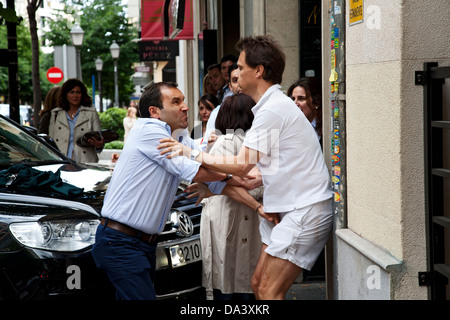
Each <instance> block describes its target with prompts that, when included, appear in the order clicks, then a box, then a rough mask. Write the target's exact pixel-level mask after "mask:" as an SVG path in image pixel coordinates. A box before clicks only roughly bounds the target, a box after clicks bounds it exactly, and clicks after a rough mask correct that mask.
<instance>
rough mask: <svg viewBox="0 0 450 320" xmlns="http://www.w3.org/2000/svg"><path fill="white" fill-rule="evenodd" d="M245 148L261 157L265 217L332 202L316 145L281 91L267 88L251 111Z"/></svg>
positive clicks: (307, 124) (307, 125) (298, 112)
mask: <svg viewBox="0 0 450 320" xmlns="http://www.w3.org/2000/svg"><path fill="white" fill-rule="evenodd" d="M252 112H253V113H254V115H255V118H254V120H253V124H252V127H251V128H250V130H249V131H248V132H247V135H246V137H245V141H244V145H245V146H246V147H248V148H250V149H253V150H257V151H259V152H261V153H262V154H263V156H262V157H261V159H260V161H259V162H258V164H257V166H258V168H259V170H260V172H261V175H262V178H263V183H264V186H265V190H264V198H263V199H264V211H265V212H287V211H291V210H294V209H298V208H303V207H305V206H308V205H310V204H313V203H317V202H320V201H323V200H326V199H329V198H331V196H332V191H331V183H330V177H329V173H328V169H327V167H326V165H325V161H324V158H323V153H322V150H321V148H320V143H319V141H318V139H317V135H316V133H315V130H314V128H313V127H312V126H311V124H310V122H309V121H308V119H307V118H306V117H305V115H304V114H303V112H301V110H300V109H299V108H298V107H297V106H296V105H295V103H294V102H293V101H292V100H291V99H290V98H289V97H287V96H286V95H285V94H284V93H283V92H282V91H281V90H280V86H278V85H274V86H272V87H270V88H269V89H268V90H267V91H266V92H265V94H264V95H263V96H262V98H261V99H260V100H259V101H258V103H257V104H256V105H255V106H254V107H253V109H252Z"/></svg>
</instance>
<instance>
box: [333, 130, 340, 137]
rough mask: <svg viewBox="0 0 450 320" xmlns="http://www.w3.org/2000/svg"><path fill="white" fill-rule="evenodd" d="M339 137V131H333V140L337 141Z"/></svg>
mask: <svg viewBox="0 0 450 320" xmlns="http://www.w3.org/2000/svg"><path fill="white" fill-rule="evenodd" d="M340 137H341V133H340V132H339V130H336V129H335V130H334V139H339V138H340Z"/></svg>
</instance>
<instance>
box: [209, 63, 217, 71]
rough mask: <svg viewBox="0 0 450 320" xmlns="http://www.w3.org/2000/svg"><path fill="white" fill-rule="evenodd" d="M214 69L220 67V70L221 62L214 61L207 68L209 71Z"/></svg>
mask: <svg viewBox="0 0 450 320" xmlns="http://www.w3.org/2000/svg"><path fill="white" fill-rule="evenodd" d="M213 69H219V71H220V63H214V64H212V65H210V66H209V67H208V68H207V71H211V70H213Z"/></svg>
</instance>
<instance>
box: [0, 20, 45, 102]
mask: <svg viewBox="0 0 450 320" xmlns="http://www.w3.org/2000/svg"><path fill="white" fill-rule="evenodd" d="M7 39H8V38H7V32H6V26H5V25H2V24H1V23H0V48H7V47H8V43H7ZM17 50H18V60H19V61H18V62H19V65H18V70H19V72H18V79H19V89H20V92H19V95H20V103H21V104H27V105H31V104H33V101H34V98H33V83H32V77H31V74H32V71H31V68H32V60H33V58H32V51H31V36H30V30H29V28H28V27H27V26H26V21H24V20H22V19H20V24H18V25H17ZM46 56H48V55H44V54H42V52H40V55H39V61H40V65H41V66H42V67H41V68H40V69H39V72H40V77H39V78H40V85H41V88H42V93H43V96H45V94H46V93H47V92H48V90H50V88H51V86H52V84H51V83H49V82H48V81H47V79H46V70H48V68H49V67H50V66H51V64H50V65H49V63H48V60H49V58H48V57H46ZM44 67H46V68H44ZM8 82H9V81H8V69H7V68H6V67H4V68H0V96H4V97H8V95H9V92H8V88H9V83H8ZM6 102H7V103H8V102H9V101H6Z"/></svg>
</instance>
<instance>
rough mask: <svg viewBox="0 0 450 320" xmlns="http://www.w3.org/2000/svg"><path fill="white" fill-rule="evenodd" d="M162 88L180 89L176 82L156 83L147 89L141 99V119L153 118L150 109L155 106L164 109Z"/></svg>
mask: <svg viewBox="0 0 450 320" xmlns="http://www.w3.org/2000/svg"><path fill="white" fill-rule="evenodd" d="M162 88H178V84H177V83H175V82H156V83H152V84H150V85H148V86H147V87H145V89H144V92H143V93H142V95H141V98H140V99H139V116H140V117H141V118H151V115H150V111H149V110H148V108H150V107H152V106H154V107H157V108H159V109H163V108H164V107H163V103H162V95H161V89H162Z"/></svg>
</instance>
